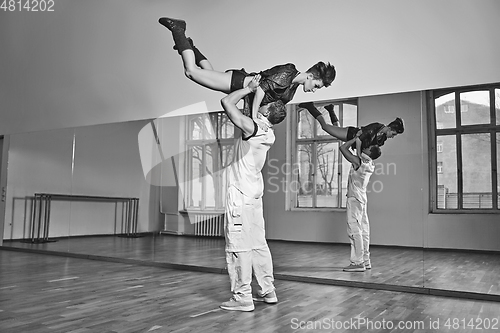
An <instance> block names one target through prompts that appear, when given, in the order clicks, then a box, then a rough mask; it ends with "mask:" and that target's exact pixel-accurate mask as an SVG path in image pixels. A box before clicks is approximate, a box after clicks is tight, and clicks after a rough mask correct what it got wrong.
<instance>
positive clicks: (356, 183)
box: [340, 137, 381, 272]
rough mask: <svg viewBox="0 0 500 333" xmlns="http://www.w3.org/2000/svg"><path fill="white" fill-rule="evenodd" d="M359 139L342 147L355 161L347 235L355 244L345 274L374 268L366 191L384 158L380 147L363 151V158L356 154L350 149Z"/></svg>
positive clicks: (351, 159)
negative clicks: (372, 265)
mask: <svg viewBox="0 0 500 333" xmlns="http://www.w3.org/2000/svg"><path fill="white" fill-rule="evenodd" d="M356 139H357V137H354V138H352V139H350V140H349V141H347V142H344V143H343V144H342V145H341V146H340V151H341V152H342V155H344V157H345V158H346V159H347V160H348V161H349V162H351V169H350V170H349V177H348V180H347V234H348V236H349V240H350V241H351V258H350V260H351V263H350V265H349V266H347V267H345V268H344V271H345V272H364V271H365V270H366V269H371V261H370V223H369V220H368V214H367V203H368V202H367V196H366V188H367V186H368V182H369V181H370V177H371V175H372V174H373V171H374V170H375V164H374V163H373V160H375V159H377V158H378V157H380V155H381V151H380V148H379V147H378V146H371V147H369V148H365V149H362V152H361V153H360V155H361V157H359V156H357V154H353V152H352V151H351V150H350V147H351V146H352V145H353V144H354V143H355V141H356Z"/></svg>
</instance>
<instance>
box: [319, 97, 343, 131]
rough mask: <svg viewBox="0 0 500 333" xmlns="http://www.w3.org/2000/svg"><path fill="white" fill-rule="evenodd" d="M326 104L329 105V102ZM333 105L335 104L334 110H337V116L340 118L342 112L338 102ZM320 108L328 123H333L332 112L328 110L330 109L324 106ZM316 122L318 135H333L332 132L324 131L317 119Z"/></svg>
mask: <svg viewBox="0 0 500 333" xmlns="http://www.w3.org/2000/svg"><path fill="white" fill-rule="evenodd" d="M326 105H329V104H326ZM332 105H333V111H334V112H335V114H336V115H337V118H338V117H339V114H340V106H339V105H338V104H332ZM318 110H319V111H321V114H322V115H323V118H324V119H325V121H326V123H327V124H329V125H331V124H332V120H331V118H330V113H329V112H328V110H326V109H325V108H324V106H321V107H318ZM315 122H316V133H318V134H317V135H318V136H331V135H330V134H328V133H326V132H325V131H323V129H322V128H321V125H320V124H319V122H318V121H315Z"/></svg>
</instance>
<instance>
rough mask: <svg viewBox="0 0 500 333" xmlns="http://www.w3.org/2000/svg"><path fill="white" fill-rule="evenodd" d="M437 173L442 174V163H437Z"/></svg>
mask: <svg viewBox="0 0 500 333" xmlns="http://www.w3.org/2000/svg"><path fill="white" fill-rule="evenodd" d="M437 173H443V162H437Z"/></svg>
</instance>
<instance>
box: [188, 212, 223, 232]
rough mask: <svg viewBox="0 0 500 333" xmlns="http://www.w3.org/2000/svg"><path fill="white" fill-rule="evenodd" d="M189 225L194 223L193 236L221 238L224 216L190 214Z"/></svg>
mask: <svg viewBox="0 0 500 333" xmlns="http://www.w3.org/2000/svg"><path fill="white" fill-rule="evenodd" d="M189 218H190V219H191V223H194V234H195V236H223V235H224V214H220V213H219V214H196V213H194V214H193V213H190V214H189Z"/></svg>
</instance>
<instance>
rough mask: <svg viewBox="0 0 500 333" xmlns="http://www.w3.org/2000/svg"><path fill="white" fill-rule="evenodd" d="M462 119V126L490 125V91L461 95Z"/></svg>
mask: <svg viewBox="0 0 500 333" xmlns="http://www.w3.org/2000/svg"><path fill="white" fill-rule="evenodd" d="M460 117H461V122H462V125H474V124H489V123H490V93H489V91H487V90H486V91H485V90H482V91H469V92H465V93H461V94H460Z"/></svg>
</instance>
